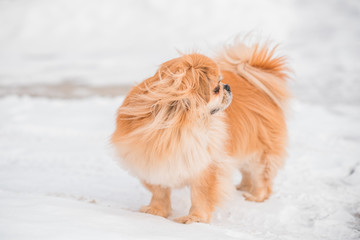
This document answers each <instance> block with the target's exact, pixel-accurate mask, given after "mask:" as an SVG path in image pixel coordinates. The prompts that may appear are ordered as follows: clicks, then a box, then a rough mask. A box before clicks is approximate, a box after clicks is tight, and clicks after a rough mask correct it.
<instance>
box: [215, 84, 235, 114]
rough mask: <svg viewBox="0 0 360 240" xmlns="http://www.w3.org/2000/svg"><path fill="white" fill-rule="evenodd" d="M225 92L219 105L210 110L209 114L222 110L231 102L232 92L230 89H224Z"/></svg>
mask: <svg viewBox="0 0 360 240" xmlns="http://www.w3.org/2000/svg"><path fill="white" fill-rule="evenodd" d="M225 90H226V93H225V94H224V98H223V100H222V102H221V106H219V107H217V108H214V109H212V110H211V111H210V114H211V115H214V114H215V113H217V112H221V111H224V110H225V109H226V108H227V107H228V106H229V105H230V103H231V101H232V93H231V91H230V89H225Z"/></svg>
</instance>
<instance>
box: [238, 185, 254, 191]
mask: <svg viewBox="0 0 360 240" xmlns="http://www.w3.org/2000/svg"><path fill="white" fill-rule="evenodd" d="M236 190H239V191H243V192H250V190H251V185H245V184H242V183H240V184H238V185H236Z"/></svg>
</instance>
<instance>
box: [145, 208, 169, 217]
mask: <svg viewBox="0 0 360 240" xmlns="http://www.w3.org/2000/svg"><path fill="white" fill-rule="evenodd" d="M140 212H143V213H148V214H152V215H156V216H160V217H164V218H167V217H168V216H169V214H170V211H167V210H165V209H162V208H157V207H153V206H150V205H147V206H143V207H142V208H140Z"/></svg>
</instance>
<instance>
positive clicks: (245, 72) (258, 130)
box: [217, 43, 290, 201]
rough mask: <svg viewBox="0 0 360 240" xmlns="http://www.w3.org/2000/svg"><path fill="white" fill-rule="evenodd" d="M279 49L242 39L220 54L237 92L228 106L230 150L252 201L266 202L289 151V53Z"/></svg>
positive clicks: (227, 78)
mask: <svg viewBox="0 0 360 240" xmlns="http://www.w3.org/2000/svg"><path fill="white" fill-rule="evenodd" d="M275 50H276V48H272V49H269V48H268V47H267V46H266V45H263V46H260V45H259V44H255V45H253V46H252V47H247V46H246V45H245V44H243V43H236V44H233V45H231V46H228V47H226V48H225V50H224V51H223V53H222V54H221V55H220V56H219V57H218V58H217V62H218V64H219V66H220V68H221V71H222V74H223V77H224V80H223V82H224V83H226V84H229V85H230V87H231V90H232V93H233V101H232V103H231V104H230V106H229V107H228V108H227V109H226V110H225V112H226V114H227V123H228V128H229V129H228V131H229V136H230V139H229V141H228V147H227V149H228V151H229V153H230V155H231V156H232V157H234V158H237V159H238V162H239V166H240V171H241V172H242V176H243V180H242V183H241V184H240V185H239V186H238V189H240V190H244V191H247V192H248V193H247V194H245V197H246V198H247V199H248V200H253V201H263V200H265V199H266V198H268V196H269V195H270V193H271V186H272V180H273V178H274V177H275V175H276V172H277V169H278V168H280V167H281V166H282V165H283V162H284V158H285V155H286V150H285V148H286V143H287V130H286V123H285V116H284V115H285V113H284V109H285V108H286V104H287V101H288V99H289V96H290V94H289V90H288V86H287V81H286V78H287V74H286V72H287V71H288V68H287V66H286V61H285V58H284V57H275V55H274V52H275Z"/></svg>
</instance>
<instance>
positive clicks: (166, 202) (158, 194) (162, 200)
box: [140, 182, 171, 218]
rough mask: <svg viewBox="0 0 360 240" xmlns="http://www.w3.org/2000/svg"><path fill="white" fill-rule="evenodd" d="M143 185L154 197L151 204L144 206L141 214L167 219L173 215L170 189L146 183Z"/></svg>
mask: <svg viewBox="0 0 360 240" xmlns="http://www.w3.org/2000/svg"><path fill="white" fill-rule="evenodd" d="M143 184H144V186H145V187H146V188H147V189H148V190H149V191H150V192H151V193H152V194H153V195H152V198H151V202H150V204H149V205H147V206H143V207H142V208H141V209H140V212H144V213H149V214H152V215H157V216H161V217H164V218H167V217H168V216H169V215H170V213H171V204H170V193H171V190H170V188H165V187H162V186H160V185H152V184H148V183H146V182H143Z"/></svg>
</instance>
